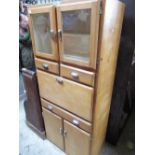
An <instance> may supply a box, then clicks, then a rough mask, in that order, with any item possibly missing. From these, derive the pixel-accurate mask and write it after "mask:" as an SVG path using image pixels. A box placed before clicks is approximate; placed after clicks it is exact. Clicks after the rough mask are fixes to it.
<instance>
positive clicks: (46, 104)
mask: <svg viewBox="0 0 155 155" xmlns="http://www.w3.org/2000/svg"><path fill="white" fill-rule="evenodd" d="M41 104H42V106H43V107H44V108H46V109H48V110H50V111H52V112H53V113H55V114H57V115H58V116H60V117H62V118H64V119H65V120H68V121H69V122H71V123H72V124H74V125H76V126H78V127H79V128H81V129H83V130H85V131H87V132H89V133H91V129H92V125H91V123H89V122H87V121H85V120H83V119H81V118H79V117H77V116H75V115H73V114H71V113H69V112H68V111H66V110H63V109H62V108H59V107H58V106H56V105H54V104H52V103H50V102H48V101H46V100H44V99H41Z"/></svg>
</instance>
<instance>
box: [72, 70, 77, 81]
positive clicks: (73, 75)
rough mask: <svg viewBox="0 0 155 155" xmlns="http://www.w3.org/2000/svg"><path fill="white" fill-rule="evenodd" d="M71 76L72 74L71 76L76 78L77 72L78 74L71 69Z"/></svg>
mask: <svg viewBox="0 0 155 155" xmlns="http://www.w3.org/2000/svg"><path fill="white" fill-rule="evenodd" d="M71 76H72V77H73V78H75V79H77V78H78V77H79V74H78V72H75V71H72V72H71Z"/></svg>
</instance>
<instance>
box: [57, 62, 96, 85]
mask: <svg viewBox="0 0 155 155" xmlns="http://www.w3.org/2000/svg"><path fill="white" fill-rule="evenodd" d="M60 69H61V70H60V72H61V76H63V77H66V78H69V79H72V80H74V81H77V82H81V83H84V84H87V85H90V86H94V79H95V73H93V72H88V71H85V70H82V69H77V68H75V67H70V66H66V65H62V64H61V68H60Z"/></svg>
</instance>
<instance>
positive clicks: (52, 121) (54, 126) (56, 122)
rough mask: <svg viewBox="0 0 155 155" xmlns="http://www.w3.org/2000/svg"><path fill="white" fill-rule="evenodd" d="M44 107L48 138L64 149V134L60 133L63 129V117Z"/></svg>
mask: <svg viewBox="0 0 155 155" xmlns="http://www.w3.org/2000/svg"><path fill="white" fill-rule="evenodd" d="M42 109H43V118H44V122H45V129H46V136H47V138H48V139H49V140H50V141H52V142H53V143H54V144H56V145H57V146H58V147H59V148H61V149H62V150H64V141H63V136H62V135H61V133H60V129H63V123H62V119H61V118H60V117H59V116H57V115H55V114H53V113H51V112H49V111H48V110H46V109H44V108H42Z"/></svg>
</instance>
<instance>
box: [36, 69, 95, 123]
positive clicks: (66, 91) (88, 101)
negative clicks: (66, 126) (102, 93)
mask: <svg viewBox="0 0 155 155" xmlns="http://www.w3.org/2000/svg"><path fill="white" fill-rule="evenodd" d="M37 76H38V83H39V90H40V96H41V97H42V98H45V99H47V100H49V101H51V102H52V103H55V104H57V105H59V106H61V107H63V108H65V109H67V110H68V111H70V112H72V113H75V114H76V115H78V116H80V117H83V118H84V119H86V120H88V121H92V104H93V94H94V89H93V88H91V87H88V86H85V85H82V84H78V83H76V82H73V81H70V80H67V79H65V78H63V79H62V80H63V83H59V82H58V81H56V79H57V78H58V76H55V75H52V74H49V73H46V72H43V71H39V70H37Z"/></svg>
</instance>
